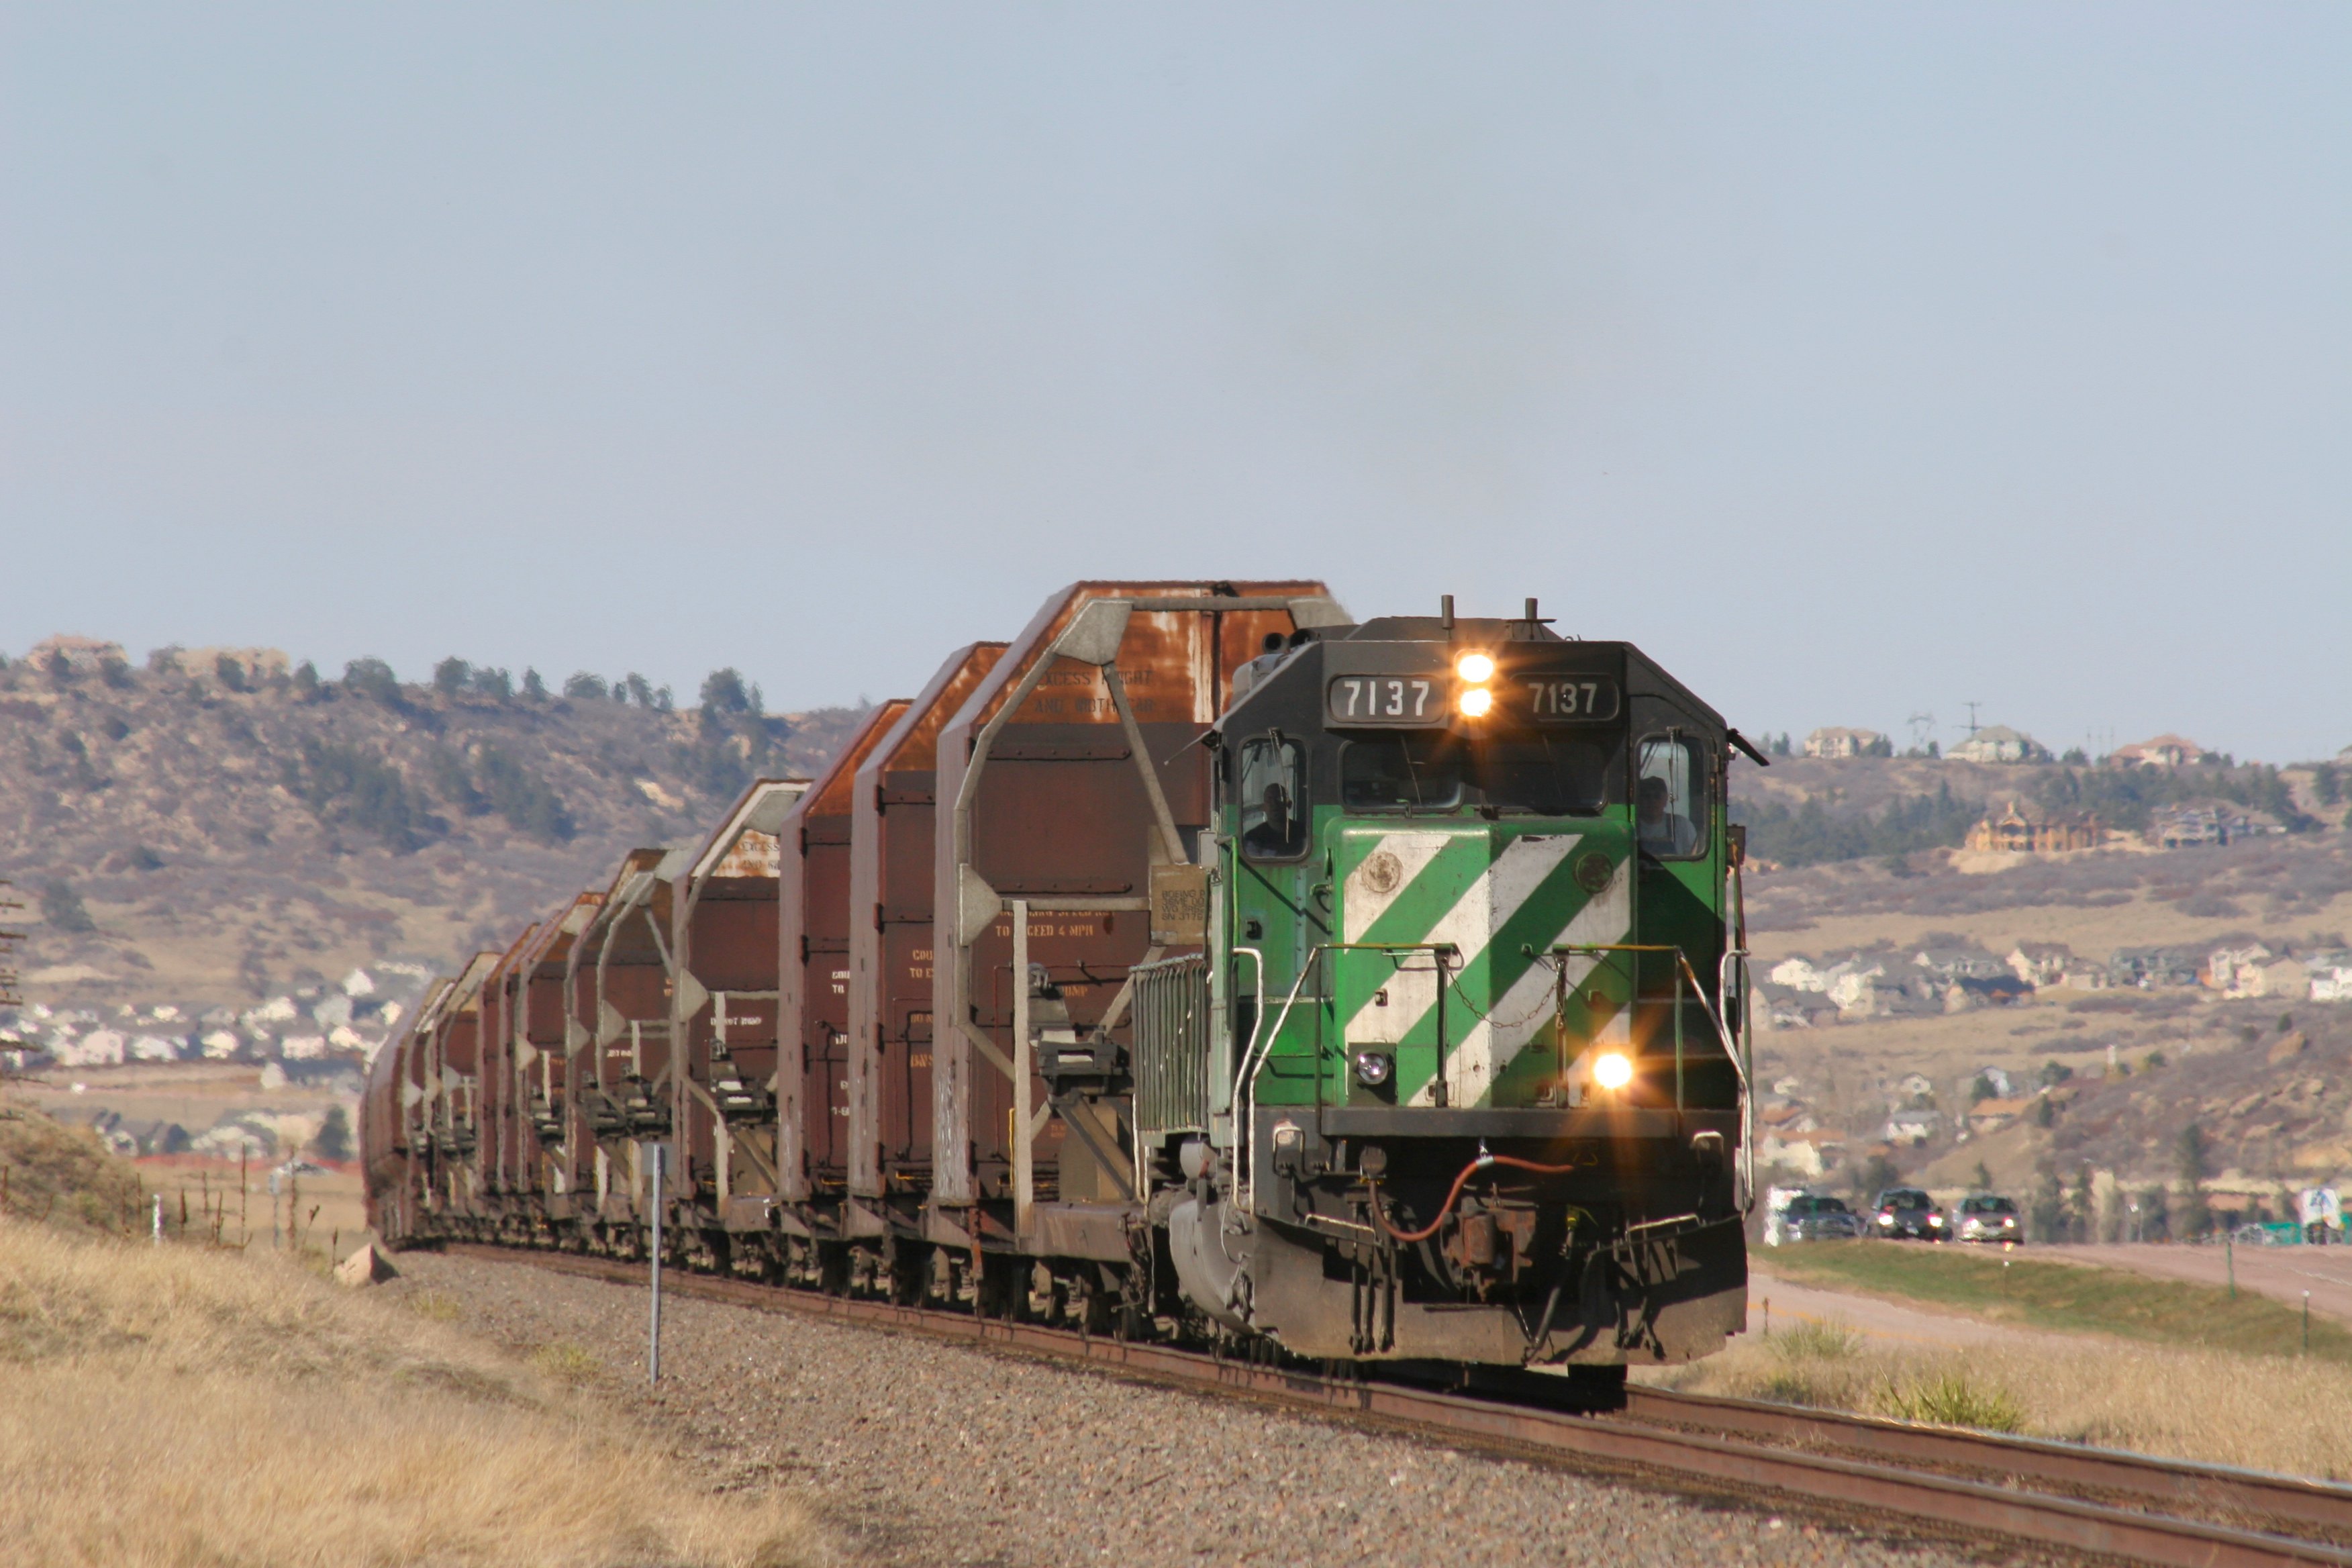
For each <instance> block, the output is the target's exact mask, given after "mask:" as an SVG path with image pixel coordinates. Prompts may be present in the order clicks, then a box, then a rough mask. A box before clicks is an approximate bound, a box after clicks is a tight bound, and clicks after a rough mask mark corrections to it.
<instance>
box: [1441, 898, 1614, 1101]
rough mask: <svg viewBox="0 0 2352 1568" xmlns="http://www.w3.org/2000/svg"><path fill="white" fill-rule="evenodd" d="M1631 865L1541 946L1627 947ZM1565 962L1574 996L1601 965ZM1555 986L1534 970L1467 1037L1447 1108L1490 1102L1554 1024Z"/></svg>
mask: <svg viewBox="0 0 2352 1568" xmlns="http://www.w3.org/2000/svg"><path fill="white" fill-rule="evenodd" d="M1628 864H1629V862H1624V861H1621V862H1619V863H1618V866H1617V868H1616V872H1615V874H1614V875H1612V877H1611V878H1610V879H1609V885H1608V886H1607V887H1606V888H1603V889H1601V891H1600V892H1599V893H1597V894H1595V895H1594V896H1593V897H1592V899H1591V901H1589V902H1588V903H1586V904H1585V906H1584V907H1583V908H1582V909H1580V910H1577V911H1576V916H1575V918H1574V919H1572V920H1570V921H1569V922H1568V927H1567V929H1566V930H1564V931H1560V932H1559V934H1558V935H1556V936H1554V937H1553V938H1551V940H1550V941H1549V942H1545V943H1543V944H1542V945H1543V946H1544V947H1600V946H1604V945H1606V944H1608V943H1611V942H1622V941H1623V940H1624V937H1625V933H1626V931H1629V930H1631V929H1632V927H1633V910H1632V908H1631V904H1632V900H1630V899H1629V898H1628V897H1627V891H1628V882H1629V879H1628V876H1627V873H1626V868H1627V865H1628ZM1506 918H1507V917H1506ZM1501 923H1502V922H1501V921H1496V924H1497V925H1499V924H1501ZM1560 962H1561V963H1563V964H1564V965H1566V966H1567V970H1568V989H1569V990H1570V991H1574V990H1575V989H1576V988H1577V987H1578V986H1580V985H1581V984H1584V982H1585V980H1586V978H1587V977H1589V976H1590V975H1591V973H1592V971H1593V970H1594V968H1596V967H1597V966H1598V965H1599V963H1600V960H1598V959H1596V958H1591V957H1579V958H1564V959H1562V960H1560ZM1553 984H1554V982H1553V978H1552V970H1551V968H1550V966H1549V965H1548V964H1541V963H1538V964H1533V965H1530V966H1529V967H1528V971H1527V973H1524V974H1521V975H1520V976H1519V977H1518V979H1517V981H1515V982H1513V983H1512V985H1511V988H1510V989H1509V990H1508V991H1506V992H1505V993H1504V994H1502V995H1500V996H1498V997H1496V999H1495V1005H1494V1010H1493V1011H1492V1012H1490V1013H1489V1014H1488V1015H1487V1016H1486V1017H1484V1018H1481V1019H1479V1020H1478V1022H1477V1024H1476V1025H1475V1026H1473V1027H1472V1028H1471V1030H1470V1031H1469V1033H1467V1034H1465V1036H1463V1037H1462V1045H1461V1047H1460V1049H1458V1050H1448V1051H1447V1052H1446V1056H1445V1093H1446V1100H1447V1103H1449V1104H1452V1105H1460V1106H1471V1105H1477V1104H1480V1103H1482V1102H1483V1101H1484V1100H1485V1099H1486V1095H1487V1093H1488V1091H1489V1090H1490V1089H1493V1088H1494V1084H1495V1079H1496V1077H1497V1076H1498V1075H1499V1074H1500V1073H1501V1072H1502V1070H1503V1068H1505V1067H1507V1066H1508V1065H1509V1064H1510V1063H1511V1062H1512V1061H1513V1060H1514V1059H1515V1058H1517V1056H1518V1054H1519V1053H1520V1052H1521V1051H1523V1050H1525V1049H1527V1047H1528V1041H1530V1040H1531V1039H1533V1038H1534V1037H1535V1034H1536V1030H1537V1029H1538V1026H1541V1025H1542V1024H1544V1023H1546V1022H1548V1021H1549V1018H1550V1016H1551V1010H1550V1007H1549V1005H1548V1004H1549V1002H1550V1000H1551V993H1552V987H1553ZM1431 1092H1432V1091H1431V1089H1430V1088H1429V1087H1428V1086H1423V1089H1422V1091H1421V1093H1420V1094H1418V1095H1416V1096H1415V1097H1414V1103H1416V1104H1425V1103H1427V1102H1428V1100H1429V1097H1430V1095H1431Z"/></svg>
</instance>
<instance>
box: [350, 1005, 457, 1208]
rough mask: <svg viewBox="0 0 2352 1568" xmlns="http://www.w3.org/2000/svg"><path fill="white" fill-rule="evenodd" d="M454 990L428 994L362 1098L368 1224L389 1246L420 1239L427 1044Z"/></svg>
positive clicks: (371, 1072)
mask: <svg viewBox="0 0 2352 1568" xmlns="http://www.w3.org/2000/svg"><path fill="white" fill-rule="evenodd" d="M450 984H451V983H450V981H449V979H448V977H447V976H446V975H444V976H441V977H439V978H436V980H435V981H434V982H433V983H432V984H430V985H429V986H427V987H426V988H425V995H424V997H423V998H422V999H421V1000H420V1001H419V1002H418V1004H417V1007H416V1012H415V1015H414V1016H412V1017H410V1018H409V1020H408V1023H407V1026H406V1027H405V1028H404V1029H402V1030H401V1031H400V1033H399V1034H397V1035H395V1036H394V1037H392V1038H391V1039H389V1040H386V1041H385V1042H384V1043H383V1046H382V1047H380V1048H378V1050H377V1051H376V1055H375V1060H373V1062H370V1063H369V1064H368V1075H367V1087H366V1089H365V1090H364V1092H363V1093H362V1095H361V1098H360V1169H361V1170H362V1173H364V1176H365V1180H366V1184H367V1216H368V1224H369V1226H372V1227H373V1229H374V1231H375V1233H376V1235H377V1236H379V1237H383V1239H384V1240H385V1241H386V1242H388V1243H393V1244H397V1243H399V1242H401V1241H404V1240H405V1239H406V1238H407V1237H410V1236H412V1235H414V1234H415V1233H416V1216H415V1214H414V1212H413V1211H412V1208H411V1205H412V1202H413V1199H412V1197H411V1194H415V1193H416V1192H418V1191H420V1190H421V1187H420V1185H419V1183H418V1179H417V1178H418V1161H419V1159H420V1158H421V1156H422V1154H423V1143H424V1138H423V1128H422V1127H421V1125H420V1124H419V1122H418V1121H417V1114H416V1112H417V1107H418V1106H419V1105H420V1104H421V1103H422V1102H423V1100H424V1094H425V1086H424V1078H423V1073H422V1068H421V1065H420V1064H421V1063H422V1062H423V1060H424V1054H425V1053H424V1044H423V1042H424V1039H425V1033H426V1031H427V1030H429V1029H430V1027H431V1026H432V1023H433V1020H434V1019H436V1017H438V1016H439V1015H440V1011H441V1003H442V1000H443V998H445V997H446V996H447V995H448V994H449V986H450Z"/></svg>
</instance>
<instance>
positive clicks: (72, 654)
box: [25, 632, 130, 675]
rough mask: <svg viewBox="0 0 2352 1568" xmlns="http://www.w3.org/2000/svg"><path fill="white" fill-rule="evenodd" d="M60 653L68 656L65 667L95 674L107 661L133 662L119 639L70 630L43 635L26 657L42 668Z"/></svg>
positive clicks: (29, 662)
mask: <svg viewBox="0 0 2352 1568" xmlns="http://www.w3.org/2000/svg"><path fill="white" fill-rule="evenodd" d="M59 654H63V655H64V656H65V660H66V668H68V669H70V670H72V671H73V672H74V673H75V674H77V675H85V674H95V673H96V672H97V671H98V670H99V669H100V668H103V667H104V666H106V665H108V664H127V663H129V662H130V660H129V658H127V657H126V656H125V655H124V653H123V651H122V645H121V643H119V642H109V641H108V640H107V639H106V638H104V637H74V636H72V635H71V634H69V633H67V632H59V633H58V634H57V635H56V636H54V637H43V638H42V639H41V640H40V641H38V642H37V643H35V644H34V645H33V647H32V651H31V652H30V653H27V654H26V656H25V660H26V663H28V664H30V665H31V666H32V667H33V668H36V669H41V668H47V666H48V665H49V664H50V663H51V662H52V661H53V660H55V659H56V658H57V657H58V655H59Z"/></svg>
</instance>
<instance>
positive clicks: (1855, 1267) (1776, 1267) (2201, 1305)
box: [1754, 1241, 2352, 1364]
mask: <svg viewBox="0 0 2352 1568" xmlns="http://www.w3.org/2000/svg"><path fill="white" fill-rule="evenodd" d="M1759 1262H1761V1263H1763V1264H1764V1265H1765V1266H1766V1267H1767V1268H1769V1269H1770V1270H1771V1271H1772V1272H1773V1273H1775V1274H1783V1275H1786V1276H1788V1277H1789V1278H1790V1279H1795V1280H1798V1281H1800V1282H1801V1283H1804V1284H1807V1285H1816V1286H1820V1287H1822V1289H1832V1290H1850V1291H1854V1292H1857V1293H1859V1294H1862V1295H1865V1296H1879V1297H1884V1298H1885V1299H1886V1300H1895V1301H1911V1302H1922V1303H1928V1304H1932V1305H1936V1306H1940V1307H1947V1308H1952V1309H1956V1310H1958V1311H1961V1312H1964V1313H1966V1314H1967V1315H1969V1317H1974V1318H1984V1319H1988V1320H1990V1321H1995V1322H2005V1323H2015V1324H2017V1325H2018V1326H2020V1327H2022V1328H2034V1329H2054V1330H2058V1331H2063V1332H2074V1333H2096V1334H2113V1335H2116V1337H2118V1338H2121V1339H2127V1340H2141V1341H2145V1342H2148V1343H2151V1344H2165V1345H2180V1346H2189V1347H2193V1348H2196V1349H2200V1350H2218V1351H2234V1352H2238V1353H2239V1354H2241V1355H2251V1356H2300V1355H2301V1354H2302V1353H2303V1315H2302V1313H2301V1312H2299V1311H2298V1310H2296V1309H2294V1308H2293V1307H2290V1306H2288V1305H2287V1304H2286V1303H2285V1302H2284V1301H2276V1300H2272V1299H2271V1298H2270V1297H2268V1296H2259V1295H2256V1294H2255V1293H2253V1292H2252V1291H2251V1290H2242V1291H2240V1292H2238V1294H2237V1296H2236V1297H2235V1299H2232V1298H2231V1295H2230V1293H2229V1292H2228V1291H2227V1290H2224V1289H2215V1288H2214V1287H2212V1286H2210V1285H2197V1284H2191V1283H2189V1282H2188V1281H2186V1280H2177V1279H2151V1278H2150V1277H2149V1276H2147V1275H2145V1274H2135V1273H2132V1272H2130V1271H2128V1270H2126V1269H2121V1268H2095V1267H2092V1266H2089V1265H2085V1264H2079V1263H2059V1262H2055V1261H2052V1260H2049V1259H2046V1258H2035V1257H2034V1256H2033V1254H2032V1251H2031V1250H2029V1249H2020V1250H2018V1251H2016V1252H2011V1253H2006V1254H2004V1253H2000V1252H1995V1251H1982V1252H1979V1251H1973V1250H1970V1249H1969V1248H1966V1247H1958V1246H1947V1247H1927V1246H1914V1245H1909V1244H1906V1243H1902V1242H1879V1241H1866V1242H1864V1243H1862V1244H1861V1245H1860V1246H1829V1247H1779V1248H1775V1249H1773V1250H1772V1251H1771V1253H1770V1254H1769V1256H1768V1257H1765V1258H1759ZM2004 1265H2006V1267H2004ZM1754 1289H1756V1290H1758V1291H1761V1290H1764V1289H1767V1287H1765V1286H1763V1285H1762V1284H1760V1283H1759V1285H1757V1286H1756V1287H1755V1288H1754ZM2311 1357H2312V1359H2313V1360H2315V1361H2327V1362H2336V1363H2344V1364H2352V1329H2347V1328H2345V1327H2344V1326H2343V1325H2342V1324H2340V1323H2338V1322H2336V1321H2335V1320H2334V1319H2330V1318H2314V1319H2313V1320H2312V1321H2311Z"/></svg>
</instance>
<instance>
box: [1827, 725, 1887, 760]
mask: <svg viewBox="0 0 2352 1568" xmlns="http://www.w3.org/2000/svg"><path fill="white" fill-rule="evenodd" d="M1894 752H1895V746H1894V743H1893V742H1890V741H1889V740H1887V738H1886V737H1885V736H1884V735H1882V734H1880V733H1879V732H1878V731H1875V730H1849V729H1846V728H1844V727H1843V726H1842V725H1831V726H1829V727H1827V728H1824V729H1820V730H1816V731H1813V732H1812V733H1811V734H1810V735H1808V736H1806V737H1805V755H1807V756H1809V757H1822V758H1825V759H1827V760H1830V761H1832V762H1834V761H1840V760H1843V759H1844V758H1848V757H1885V756H1892V755H1893V754H1894Z"/></svg>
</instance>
